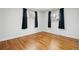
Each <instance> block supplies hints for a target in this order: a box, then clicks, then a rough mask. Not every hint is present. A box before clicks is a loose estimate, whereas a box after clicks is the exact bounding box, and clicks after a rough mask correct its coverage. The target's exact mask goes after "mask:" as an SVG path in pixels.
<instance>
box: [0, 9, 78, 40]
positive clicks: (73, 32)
mask: <svg viewBox="0 0 79 59" xmlns="http://www.w3.org/2000/svg"><path fill="white" fill-rule="evenodd" d="M47 13H48V12H41V11H38V17H39V18H38V21H39V25H38V26H39V27H38V28H34V19H29V20H28V29H25V30H22V29H21V26H22V8H11V9H10V8H1V9H0V41H3V40H7V39H11V38H16V37H19V36H24V35H29V34H32V33H36V32H40V31H46V32H50V33H53V34H58V35H63V36H68V37H73V38H77V39H79V9H78V8H76V9H75V8H65V30H61V29H58V21H53V20H52V27H51V28H48V14H47Z"/></svg>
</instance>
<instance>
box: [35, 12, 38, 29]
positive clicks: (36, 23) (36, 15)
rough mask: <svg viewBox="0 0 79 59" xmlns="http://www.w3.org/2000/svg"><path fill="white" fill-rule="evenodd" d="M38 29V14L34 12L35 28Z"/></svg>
mask: <svg viewBox="0 0 79 59" xmlns="http://www.w3.org/2000/svg"><path fill="white" fill-rule="evenodd" d="M36 27H38V14H37V11H35V28H36Z"/></svg>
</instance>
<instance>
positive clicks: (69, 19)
mask: <svg viewBox="0 0 79 59" xmlns="http://www.w3.org/2000/svg"><path fill="white" fill-rule="evenodd" d="M0 50H79V8H0Z"/></svg>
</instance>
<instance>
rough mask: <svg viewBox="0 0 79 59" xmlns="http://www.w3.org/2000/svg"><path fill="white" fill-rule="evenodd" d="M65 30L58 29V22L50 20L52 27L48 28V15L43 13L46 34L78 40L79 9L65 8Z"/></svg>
mask: <svg viewBox="0 0 79 59" xmlns="http://www.w3.org/2000/svg"><path fill="white" fill-rule="evenodd" d="M64 12H65V13H64V14H65V30H61V29H58V23H59V22H58V21H53V20H52V27H51V28H48V27H47V24H48V18H47V17H48V15H47V13H48V12H46V13H45V20H44V22H45V23H44V24H45V25H44V27H45V29H44V30H45V31H46V32H50V33H53V34H58V35H63V36H68V37H72V38H77V39H79V9H78V8H65V11H64Z"/></svg>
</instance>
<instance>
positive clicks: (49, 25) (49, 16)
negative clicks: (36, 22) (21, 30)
mask: <svg viewBox="0 0 79 59" xmlns="http://www.w3.org/2000/svg"><path fill="white" fill-rule="evenodd" d="M48 28H51V11H49V12H48Z"/></svg>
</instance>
